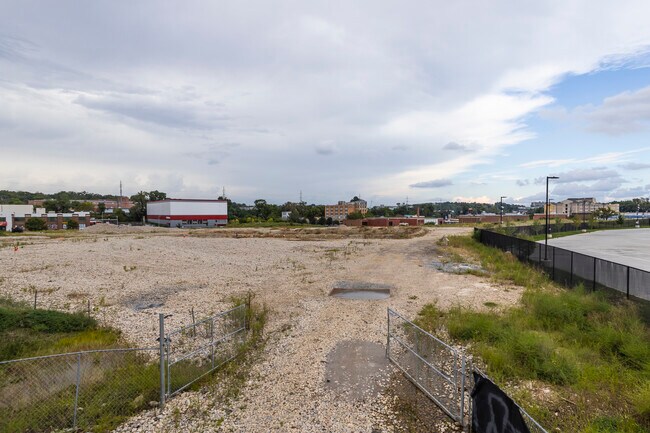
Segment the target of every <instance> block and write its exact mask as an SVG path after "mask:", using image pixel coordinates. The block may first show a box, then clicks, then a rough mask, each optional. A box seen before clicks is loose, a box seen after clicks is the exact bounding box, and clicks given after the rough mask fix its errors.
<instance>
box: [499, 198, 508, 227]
mask: <svg viewBox="0 0 650 433" xmlns="http://www.w3.org/2000/svg"><path fill="white" fill-rule="evenodd" d="M504 198H507V197H505V196H501V207H500V210H501V218H500V219H499V224H501V225H503V199H504Z"/></svg>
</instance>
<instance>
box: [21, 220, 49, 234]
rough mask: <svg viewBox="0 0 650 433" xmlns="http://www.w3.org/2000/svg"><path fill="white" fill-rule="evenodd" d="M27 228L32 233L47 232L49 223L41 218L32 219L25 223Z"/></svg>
mask: <svg viewBox="0 0 650 433" xmlns="http://www.w3.org/2000/svg"><path fill="white" fill-rule="evenodd" d="M25 228H26V229H27V230H29V231H30V232H39V231H42V230H47V223H46V222H45V221H44V220H42V219H41V218H30V219H28V220H27V221H25Z"/></svg>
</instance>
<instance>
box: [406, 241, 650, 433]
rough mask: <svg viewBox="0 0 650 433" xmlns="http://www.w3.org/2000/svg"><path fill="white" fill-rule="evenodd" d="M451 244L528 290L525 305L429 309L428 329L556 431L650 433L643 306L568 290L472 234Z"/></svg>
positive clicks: (648, 337)
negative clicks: (545, 391) (544, 392)
mask: <svg viewBox="0 0 650 433" xmlns="http://www.w3.org/2000/svg"><path fill="white" fill-rule="evenodd" d="M449 245H450V247H451V248H455V249H456V252H457V253H459V252H461V251H462V252H464V253H465V254H466V255H468V256H470V257H473V258H475V259H478V260H480V261H481V264H482V265H483V266H484V267H485V268H486V269H489V270H490V272H491V273H492V278H493V279H495V280H496V281H503V282H508V283H511V284H517V285H520V286H523V287H526V288H527V289H526V290H525V292H524V294H523V296H522V300H521V303H520V304H519V305H517V306H515V307H512V308H509V309H507V310H505V311H503V312H502V313H499V314H495V311H489V312H477V311H472V310H469V309H466V308H462V307H455V308H452V309H451V310H449V311H447V312H442V311H440V310H438V309H437V308H436V307H435V306H434V305H427V306H426V307H425V308H424V309H423V310H422V311H421V312H420V316H419V319H418V322H419V324H420V325H421V326H422V327H424V328H425V329H427V330H430V331H434V332H435V331H436V330H440V329H446V331H447V333H448V335H449V336H450V337H451V338H452V339H453V340H455V341H456V342H460V343H463V344H465V345H467V346H469V347H470V350H471V351H472V352H473V353H474V354H475V355H477V356H478V357H479V358H480V359H481V361H482V362H483V363H485V365H486V368H487V372H488V374H489V375H490V376H492V377H493V378H494V379H495V380H496V381H497V382H498V383H500V384H502V385H505V386H506V388H507V389H508V390H509V391H510V392H511V395H512V396H513V397H514V398H515V400H516V401H518V402H519V403H520V404H522V406H524V407H525V408H527V409H530V410H529V412H530V413H531V415H532V416H533V417H535V418H536V419H537V420H538V421H539V422H540V423H541V424H542V425H543V426H544V427H545V428H547V430H549V431H552V430H554V429H556V428H558V429H559V430H560V431H567V432H582V433H597V432H598V433H600V432H602V433H605V432H615V431H616V432H628V433H636V432H642V431H648V430H649V429H650V332H649V329H648V327H647V325H646V324H645V323H644V321H643V320H642V317H641V311H640V310H641V309H640V306H639V305H638V304H635V303H633V302H628V301H626V300H624V299H622V298H620V297H616V298H611V297H609V296H611V295H608V294H606V293H605V292H595V293H594V292H587V291H585V290H584V289H583V288H582V287H576V288H574V289H572V290H566V289H560V288H559V287H557V286H555V285H554V284H553V283H552V282H551V281H549V280H548V279H547V278H546V277H545V276H544V275H543V274H542V273H540V272H538V271H537V270H535V269H534V268H532V267H529V266H527V265H524V264H522V263H520V262H518V261H517V260H516V259H514V258H513V257H512V256H511V255H508V254H505V253H503V252H501V251H499V250H497V249H493V248H488V247H485V246H483V245H481V244H479V243H478V242H476V241H475V240H473V239H471V238H469V237H457V238H450V243H449ZM524 383H532V384H533V387H532V389H533V390H532V391H531V390H528V391H526V389H527V388H526V387H525V386H521V385H522V384H524ZM542 388H549V389H550V390H551V394H550V395H551V398H550V401H549V398H548V397H545V398H540V394H539V390H540V389H542ZM535 390H537V391H538V392H537V393H536V392H535ZM567 401H568V402H571V403H570V404H568V403H567ZM558 408H561V409H558ZM557 411H559V412H560V413H559V415H558V414H556V413H555V412H557Z"/></svg>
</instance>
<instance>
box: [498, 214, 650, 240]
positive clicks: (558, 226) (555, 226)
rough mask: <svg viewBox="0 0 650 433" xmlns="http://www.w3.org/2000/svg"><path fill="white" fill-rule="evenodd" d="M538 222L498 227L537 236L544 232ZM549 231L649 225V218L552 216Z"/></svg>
mask: <svg viewBox="0 0 650 433" xmlns="http://www.w3.org/2000/svg"><path fill="white" fill-rule="evenodd" d="M539 221H540V224H533V225H526V226H510V227H508V226H506V227H503V228H501V229H498V230H499V231H500V232H505V233H506V234H508V235H512V236H539V235H543V234H544V227H546V226H545V221H544V220H539ZM548 227H549V233H565V232H577V231H580V230H589V229H592V230H598V229H619V228H620V229H623V228H628V229H629V228H633V227H650V218H639V219H638V220H637V219H626V220H622V221H618V220H615V221H589V220H586V221H581V222H578V223H556V222H555V221H554V219H553V218H551V219H550V220H549V225H548Z"/></svg>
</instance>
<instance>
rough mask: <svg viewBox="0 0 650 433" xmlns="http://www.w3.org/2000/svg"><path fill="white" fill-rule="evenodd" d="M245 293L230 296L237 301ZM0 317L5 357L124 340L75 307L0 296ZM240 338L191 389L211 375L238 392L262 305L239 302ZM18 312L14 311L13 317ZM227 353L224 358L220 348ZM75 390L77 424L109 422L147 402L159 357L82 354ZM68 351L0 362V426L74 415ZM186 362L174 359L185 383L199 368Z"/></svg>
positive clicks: (57, 421)
mask: <svg viewBox="0 0 650 433" xmlns="http://www.w3.org/2000/svg"><path fill="white" fill-rule="evenodd" d="M250 300H251V297H241V298H237V299H233V303H234V304H236V305H239V304H241V303H244V302H248V301H250ZM0 314H2V316H1V317H3V318H4V320H3V321H2V323H3V324H4V325H3V328H2V329H1V330H0V354H2V356H1V357H0V359H13V358H19V357H29V356H36V355H43V354H52V353H64V352H71V351H79V350H89V349H103V348H108V347H118V346H119V347H126V346H127V345H126V344H125V343H124V341H122V340H121V338H120V334H119V332H117V331H115V330H112V329H106V328H101V327H99V326H98V325H97V324H96V323H95V321H94V320H92V319H88V318H87V317H84V316H79V315H76V314H68V313H61V312H56V311H47V310H31V309H30V308H29V307H27V306H26V305H24V304H20V303H14V302H12V301H11V300H6V299H5V300H0ZM246 314H247V327H248V328H249V333H248V336H247V338H245V339H244V340H243V341H241V342H239V344H235V345H233V347H232V353H231V355H232V354H234V355H237V356H238V358H237V361H236V362H230V363H226V364H225V365H224V366H223V367H222V368H221V369H219V370H218V371H217V374H216V375H212V376H206V377H205V378H204V379H202V380H200V381H197V382H196V383H195V384H194V385H192V388H194V389H196V388H199V387H201V386H206V385H209V386H211V384H213V383H214V381H215V379H211V377H213V378H214V377H218V378H219V379H218V380H219V383H218V384H215V385H214V387H215V389H216V390H220V391H221V392H222V393H224V394H223V395H225V396H227V397H228V398H232V397H233V396H236V395H238V393H239V390H240V388H241V387H242V385H243V384H244V383H245V382H246V380H247V377H248V375H249V371H250V367H251V365H252V362H253V360H254V356H253V355H254V354H256V353H259V349H260V348H261V347H262V346H263V343H264V341H265V338H264V336H263V335H264V334H263V329H264V324H265V321H266V309H265V308H263V307H255V306H251V305H250V302H249V307H247V311H246ZM17 317H18V319H17ZM227 358H230V356H228V357H227ZM80 359H81V362H82V369H81V371H82V381H81V388H80V393H79V408H80V409H79V411H78V415H77V425H78V428H79V429H81V430H83V431H94V432H105V431H110V430H112V429H114V428H115V427H117V426H118V425H119V424H120V423H121V422H123V421H124V420H125V419H126V418H127V417H130V416H132V415H134V414H136V413H138V412H139V411H141V410H144V409H146V408H148V407H150V402H157V401H158V399H159V395H160V376H159V371H160V368H159V363H158V362H157V361H154V362H152V360H151V359H150V357H148V356H144V355H142V354H138V353H136V352H128V353H125V352H119V353H115V352H109V353H92V354H84V355H82V357H81V358H80ZM76 360H77V358H76V355H72V356H65V357H55V358H47V359H37V360H32V361H24V362H20V363H15V364H5V365H1V364H0V431H2V432H5V431H6V432H24V431H34V432H36V431H59V430H60V429H61V428H62V427H70V426H72V420H73V416H74V412H73V407H74V397H75V386H74V377H75V375H76V365H77V364H76V362H77V361H76ZM197 368H198V367H197V366H196V365H195V364H192V363H188V365H178V366H177V368H175V370H174V372H175V376H173V378H174V380H176V381H179V380H181V381H183V380H185V382H178V383H188V382H189V381H191V380H193V379H194V378H196V377H198V376H199V375H200V374H202V373H203V371H204V370H201V369H198V370H197ZM16 381H19V383H21V387H20V388H21V389H22V391H21V392H20V393H21V394H22V396H21V400H20V402H18V400H15V401H14V402H13V403H12V404H8V403H7V404H5V403H2V402H5V401H6V402H9V401H10V396H9V395H8V394H7V393H9V392H13V393H14V395H13V397H12V398H14V399H15V398H16V397H17V396H16V390H14V391H12V389H10V388H11V386H14V387H15V385H14V384H15V383H17V382H16Z"/></svg>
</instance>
